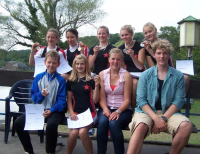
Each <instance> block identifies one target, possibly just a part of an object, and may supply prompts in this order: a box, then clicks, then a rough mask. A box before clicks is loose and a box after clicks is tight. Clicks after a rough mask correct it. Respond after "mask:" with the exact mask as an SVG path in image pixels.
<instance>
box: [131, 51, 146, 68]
mask: <svg viewBox="0 0 200 154" xmlns="http://www.w3.org/2000/svg"><path fill="white" fill-rule="evenodd" d="M127 54H128V55H130V57H131V58H132V61H133V63H134V64H135V66H136V67H137V68H138V69H140V70H142V69H143V68H144V60H145V49H144V48H142V49H140V51H139V52H138V59H137V58H136V57H135V56H134V51H133V50H132V49H129V50H128V51H127Z"/></svg>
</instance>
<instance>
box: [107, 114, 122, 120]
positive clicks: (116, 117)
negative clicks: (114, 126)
mask: <svg viewBox="0 0 200 154" xmlns="http://www.w3.org/2000/svg"><path fill="white" fill-rule="evenodd" d="M119 116H120V114H119V113H117V112H113V113H112V114H111V115H110V117H109V121H111V120H115V119H116V121H117V120H118V119H119Z"/></svg>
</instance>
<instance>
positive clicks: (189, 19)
mask: <svg viewBox="0 0 200 154" xmlns="http://www.w3.org/2000/svg"><path fill="white" fill-rule="evenodd" d="M183 22H200V20H199V19H196V18H194V17H192V16H188V17H187V18H184V19H183V20H181V21H179V22H178V24H181V23H183Z"/></svg>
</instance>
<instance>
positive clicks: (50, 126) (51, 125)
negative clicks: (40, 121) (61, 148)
mask: <svg viewBox="0 0 200 154" xmlns="http://www.w3.org/2000/svg"><path fill="white" fill-rule="evenodd" d="M57 127H58V125H57V124H56V123H55V122H52V121H48V122H47V126H46V131H49V130H50V131H51V130H55V129H57Z"/></svg>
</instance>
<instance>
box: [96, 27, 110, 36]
mask: <svg viewBox="0 0 200 154" xmlns="http://www.w3.org/2000/svg"><path fill="white" fill-rule="evenodd" d="M99 29H104V30H106V32H107V34H109V29H108V27H106V26H100V27H99V28H98V29H97V33H98V30H99Z"/></svg>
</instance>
